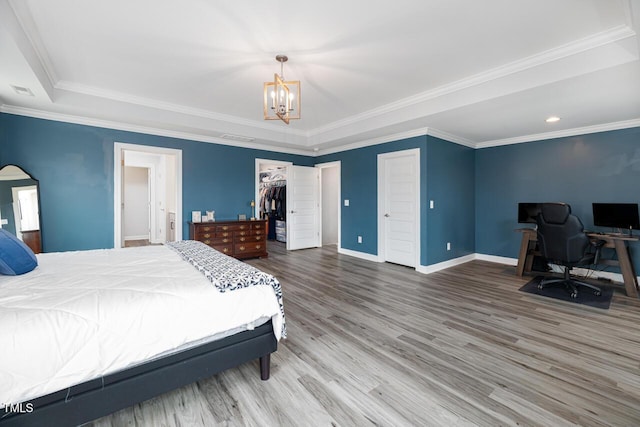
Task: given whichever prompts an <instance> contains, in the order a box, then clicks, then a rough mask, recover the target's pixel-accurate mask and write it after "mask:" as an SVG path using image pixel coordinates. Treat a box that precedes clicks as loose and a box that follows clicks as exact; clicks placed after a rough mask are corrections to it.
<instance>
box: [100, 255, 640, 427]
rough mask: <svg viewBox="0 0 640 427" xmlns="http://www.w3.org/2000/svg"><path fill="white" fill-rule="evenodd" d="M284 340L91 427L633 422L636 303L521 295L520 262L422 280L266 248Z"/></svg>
mask: <svg viewBox="0 0 640 427" xmlns="http://www.w3.org/2000/svg"><path fill="white" fill-rule="evenodd" d="M269 251H270V252H269V257H268V258H267V259H259V260H250V261H248V262H249V263H251V264H253V265H255V266H257V267H259V268H261V269H263V270H265V271H268V272H270V273H272V274H274V275H275V276H276V277H277V278H278V279H279V280H280V282H281V283H282V287H283V293H284V301H285V312H286V316H287V326H288V334H289V337H288V338H287V339H286V340H284V341H281V342H280V344H279V349H278V352H277V353H276V354H274V355H273V356H272V359H271V360H272V368H271V379H270V380H269V381H265V382H263V381H260V376H259V370H258V364H257V362H254V363H248V364H245V365H242V366H240V367H239V368H236V369H231V370H228V371H226V372H223V373H221V374H218V375H216V376H214V377H212V378H209V379H207V380H205V381H201V382H199V383H197V384H193V385H190V386H187V387H184V388H182V389H180V390H177V391H175V392H172V393H168V394H165V395H162V396H160V397H158V398H155V399H152V400H150V401H147V402H145V403H143V404H141V405H136V406H135V407H132V408H128V409H125V410H123V411H120V412H118V413H116V414H113V415H111V416H108V417H105V418H103V419H100V420H98V421H97V422H95V423H94V425H95V426H161V425H163V426H200V425H203V426H204V425H206V426H213V425H225V426H236V425H238V426H240V425H250V426H253V425H256V426H335V425H340V426H367V425H386V426H404V425H406V426H416V425H420V426H425V425H426V426H429V425H432V426H456V425H480V426H516V425H517V426H536V425H539V426H564V425H584V426H637V425H640V302H639V301H638V300H634V299H631V298H629V297H626V296H625V295H624V294H623V293H622V292H621V291H616V292H615V294H614V297H613V301H612V303H611V308H610V309H609V310H599V309H594V308H589V307H584V306H578V305H573V304H570V303H563V302H557V301H555V300H547V299H544V298H542V297H537V296H533V295H529V294H524V293H521V292H519V291H518V288H519V287H520V286H522V285H523V284H524V283H526V282H527V281H528V280H529V279H530V278H527V277H525V278H518V277H516V276H515V267H508V266H504V265H500V264H492V263H488V262H482V261H473V262H469V263H466V264H464V265H461V266H457V267H453V268H450V269H448V270H445V271H441V272H438V273H433V274H430V275H423V274H420V273H416V272H415V271H414V270H412V269H409V268H406V267H401V266H397V265H393V264H378V263H373V262H368V261H364V260H360V259H356V258H353V257H349V256H345V255H339V254H337V253H336V250H335V247H333V248H331V247H327V248H322V249H311V250H303V251H295V252H290V253H287V252H286V251H285V250H284V249H283V247H282V245H279V244H277V243H275V244H272V245H270V248H269Z"/></svg>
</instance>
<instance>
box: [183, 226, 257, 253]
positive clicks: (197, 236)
mask: <svg viewBox="0 0 640 427" xmlns="http://www.w3.org/2000/svg"><path fill="white" fill-rule="evenodd" d="M189 239H191V240H199V241H201V242H203V243H206V244H207V245H209V246H211V247H212V248H214V249H216V250H218V251H220V252H222V253H225V254H227V255H229V256H232V257H235V258H238V259H243V258H258V257H266V256H268V255H267V221H266V220H256V221H214V222H189Z"/></svg>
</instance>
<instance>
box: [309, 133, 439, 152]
mask: <svg viewBox="0 0 640 427" xmlns="http://www.w3.org/2000/svg"><path fill="white" fill-rule="evenodd" d="M428 130H429V128H418V129H413V130H410V131H406V132H399V133H394V134H391V135H385V136H381V137H378V138H371V139H363V140H361V141H357V142H354V143H351V144H345V145H339V146H337V147H334V148H326V149H320V150H318V151H317V152H315V153H314V157H317V156H324V155H325V154H333V153H340V152H343V151H349V150H355V149H358V148H363V147H370V146H372V145H378V144H385V143H387V142H394V141H400V140H403V139H408V138H414V137H416V136H426V135H427V133H428Z"/></svg>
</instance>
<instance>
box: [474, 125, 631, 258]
mask: <svg viewBox="0 0 640 427" xmlns="http://www.w3.org/2000/svg"><path fill="white" fill-rule="evenodd" d="M549 201H561V202H566V203H569V204H570V205H571V208H572V211H573V212H574V213H575V214H576V215H578V216H579V217H580V218H581V219H582V222H583V223H584V225H585V228H587V229H591V230H601V231H611V230H610V229H602V228H599V227H594V226H593V215H592V212H591V203H593V202H620V203H625V202H628V203H638V202H640V128H632V129H624V130H618V131H610V132H602V133H595V134H589V135H581V136H575V137H567V138H559V139H553V140H548V141H538V142H530V143H526V144H517V145H509V146H503V147H495V148H486V149H481V150H477V151H476V252H478V253H482V254H489V255H498V256H505V257H510V258H517V256H518V250H519V244H520V237H521V235H520V233H516V232H514V229H515V228H517V227H518V224H517V205H518V202H549ZM635 246H636V245H633V246H632V250H631V253H632V257H633V260H634V264H635V265H636V268H638V267H640V251H639V250H636V247H635Z"/></svg>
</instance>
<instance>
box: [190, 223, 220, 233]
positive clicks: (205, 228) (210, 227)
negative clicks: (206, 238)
mask: <svg viewBox="0 0 640 427" xmlns="http://www.w3.org/2000/svg"><path fill="white" fill-rule="evenodd" d="M194 228H195V230H196V235H197V234H199V233H214V232H215V231H216V226H215V225H214V224H197V225H195V226H194Z"/></svg>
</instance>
